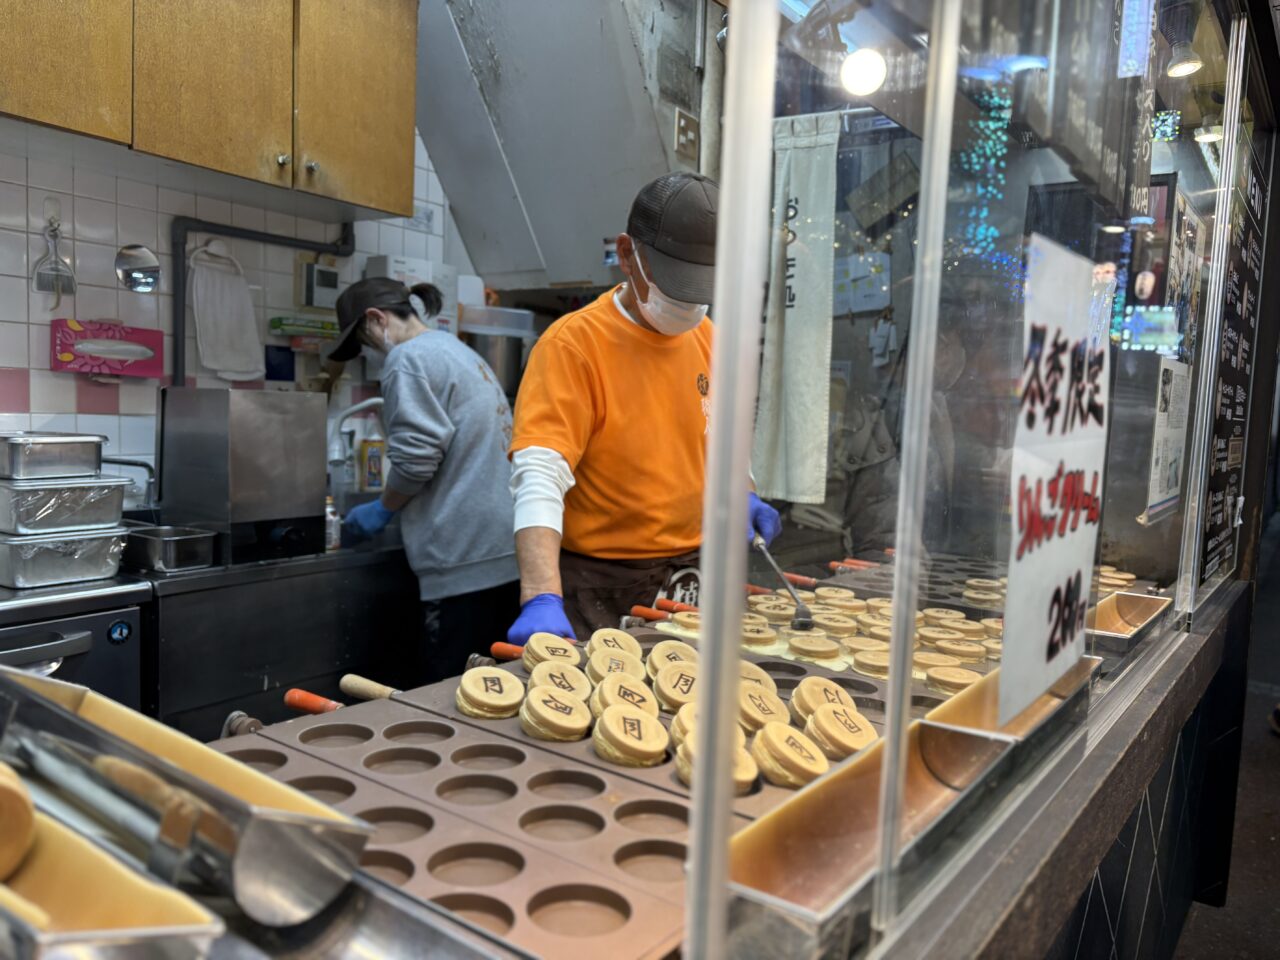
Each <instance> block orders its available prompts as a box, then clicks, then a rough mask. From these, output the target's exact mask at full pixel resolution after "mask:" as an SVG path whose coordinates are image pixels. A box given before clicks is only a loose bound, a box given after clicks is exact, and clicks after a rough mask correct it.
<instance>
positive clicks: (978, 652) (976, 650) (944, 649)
mask: <svg viewBox="0 0 1280 960" xmlns="http://www.w3.org/2000/svg"><path fill="white" fill-rule="evenodd" d="M936 649H937V651H938V652H939V653H945V654H946V655H947V656H949V657H955V658H956V659H957V660H959V661H960V662H961V663H982V662H983V661H985V660H986V659H987V651H986V650H985V649H984V648H983V646H982V644H981V643H977V642H975V641H973V640H939V641H938V643H937V644H936Z"/></svg>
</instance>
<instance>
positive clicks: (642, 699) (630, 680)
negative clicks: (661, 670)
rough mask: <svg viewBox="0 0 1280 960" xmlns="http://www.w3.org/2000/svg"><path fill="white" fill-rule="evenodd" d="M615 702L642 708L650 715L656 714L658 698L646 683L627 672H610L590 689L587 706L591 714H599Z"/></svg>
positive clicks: (654, 715)
mask: <svg viewBox="0 0 1280 960" xmlns="http://www.w3.org/2000/svg"><path fill="white" fill-rule="evenodd" d="M616 703H625V704H626V705H627V706H630V707H635V708H636V709H638V710H643V711H644V712H645V713H647V714H649V716H651V717H656V716H657V715H658V699H657V697H655V696H654V693H653V691H652V690H650V689H649V686H648V684H646V683H645V682H644V681H643V680H640V679H637V678H636V677H633V676H631V675H630V674H628V673H611V674H609V675H607V676H606V677H605V678H604V679H603V680H601V681H600V684H599V685H598V686H597V687H596V688H595V689H594V690H592V691H591V700H590V701H589V702H588V704H587V705H588V706H589V707H590V708H591V714H592V716H596V717H598V716H600V714H602V713H604V712H605V710H607V709H608V708H609V707H612V706H613V705H614V704H616Z"/></svg>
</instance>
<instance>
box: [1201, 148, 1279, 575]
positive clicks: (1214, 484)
mask: <svg viewBox="0 0 1280 960" xmlns="http://www.w3.org/2000/svg"><path fill="white" fill-rule="evenodd" d="M1237 156H1238V157H1239V158H1240V161H1239V162H1240V170H1239V172H1238V174H1237V177H1236V180H1235V183H1234V185H1233V187H1232V190H1231V232H1230V234H1229V236H1228V241H1227V261H1226V269H1227V276H1226V283H1225V285H1224V295H1223V299H1222V339H1221V342H1220V343H1219V352H1218V378H1217V381H1218V382H1217V387H1216V389H1215V390H1214V397H1213V400H1214V405H1213V410H1212V416H1213V432H1212V434H1211V438H1210V444H1209V468H1208V474H1209V475H1208V477H1207V479H1206V483H1205V503H1204V513H1203V515H1204V525H1203V527H1202V542H1201V552H1200V583H1201V584H1204V583H1206V582H1207V581H1208V580H1210V579H1211V578H1213V577H1215V576H1225V575H1227V574H1229V573H1231V571H1233V570H1234V569H1235V567H1236V541H1237V539H1238V538H1237V530H1236V527H1237V523H1238V518H1239V516H1240V512H1241V509H1242V507H1243V497H1242V496H1241V490H1242V481H1243V478H1244V445H1245V437H1246V435H1247V434H1248V427H1249V388H1250V386H1251V385H1252V382H1253V345H1254V341H1255V338H1256V335H1257V331H1258V288H1259V287H1260V285H1261V283H1262V228H1261V227H1260V226H1259V223H1260V222H1261V220H1262V211H1263V210H1265V209H1266V187H1265V186H1264V184H1265V183H1266V181H1265V180H1263V178H1262V170H1261V169H1260V168H1259V167H1258V166H1257V164H1256V163H1255V162H1254V161H1253V153H1252V151H1251V150H1250V149H1249V142H1248V140H1247V139H1245V138H1243V137H1242V138H1241V139H1240V141H1239V145H1238V147H1237Z"/></svg>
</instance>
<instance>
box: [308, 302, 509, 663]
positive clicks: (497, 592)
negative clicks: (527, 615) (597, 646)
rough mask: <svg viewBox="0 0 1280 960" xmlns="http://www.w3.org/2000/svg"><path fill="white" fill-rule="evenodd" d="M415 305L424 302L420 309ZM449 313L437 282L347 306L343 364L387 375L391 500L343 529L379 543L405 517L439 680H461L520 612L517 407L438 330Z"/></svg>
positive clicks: (341, 315)
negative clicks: (368, 353) (365, 360)
mask: <svg viewBox="0 0 1280 960" xmlns="http://www.w3.org/2000/svg"><path fill="white" fill-rule="evenodd" d="M411 295H413V296H415V297H416V298H417V299H419V300H420V301H421V304H422V306H421V307H419V308H418V309H415V306H414V304H413V302H412V301H411V299H410V298H411ZM419 309H421V310H423V311H424V315H425V316H433V315H434V314H436V313H438V312H439V311H440V291H439V290H437V289H436V288H435V287H434V286H432V285H431V284H417V285H415V286H414V287H413V289H412V290H410V289H409V288H407V287H405V286H404V284H402V283H400V282H399V281H398V280H393V279H390V278H386V277H371V278H369V279H367V280H361V281H358V282H357V283H354V284H352V285H351V286H350V287H348V288H347V289H346V290H345V291H343V293H342V295H341V296H340V297H339V298H338V305H337V312H338V322H339V325H340V327H341V330H342V332H341V334H340V339H339V341H338V345H337V346H336V347H335V348H334V350H333V352H332V354H331V355H330V357H331V359H334V360H338V361H346V360H350V359H353V358H354V357H355V356H356V355H357V354H358V353H359V352H360V350H361V348H362V347H363V348H364V349H366V350H375V351H378V352H381V353H385V354H386V360H385V362H384V365H383V368H382V397H383V400H384V405H383V421H384V423H385V425H386V429H387V464H388V467H387V479H386V486H385V489H384V490H383V493H382V496H381V497H380V498H379V499H377V500H374V501H372V502H370V503H364V504H360V505H359V506H357V507H355V508H353V509H352V510H350V511H349V512H348V513H347V515H346V517H345V518H344V519H343V524H342V526H343V539H344V541H347V542H351V541H358V540H363V539H367V538H369V537H372V536H373V535H375V534H376V533H378V531H380V530H382V529H383V528H384V527H385V526H386V525H387V524H388V523H390V522H391V518H392V517H394V516H395V515H396V514H397V513H398V514H400V518H401V519H400V529H401V534H402V537H403V539H404V548H405V554H406V555H407V556H408V559H409V566H410V567H412V569H413V572H414V573H415V574H416V575H417V577H418V590H419V595H420V597H421V600H422V606H423V619H424V626H425V632H426V637H425V641H426V644H427V658H426V659H427V661H428V666H427V673H428V676H427V678H426V680H427V682H434V681H436V680H441V679H444V678H445V677H451V676H454V675H455V674H458V673H461V672H462V670H463V668H464V667H465V665H466V660H467V656H468V654H471V653H487V652H488V648H489V645H490V644H491V643H492V642H493V641H495V640H501V639H503V638H504V637H505V635H506V629H507V627H508V626H509V625H510V622H511V619H512V618H513V617H514V616H515V615H516V613H518V612H519V607H520V602H519V601H520V583H519V570H518V568H517V567H516V559H515V544H514V541H513V538H512V534H511V531H512V529H513V520H512V502H511V492H510V480H511V466H510V464H509V462H508V461H507V455H506V450H507V446H508V445H509V444H510V442H511V408H510V405H509V404H508V403H507V398H506V395H505V394H504V393H503V391H502V386H501V384H499V383H498V378H497V377H496V376H495V375H494V373H493V371H492V370H491V369H490V368H489V365H488V364H487V363H485V362H484V360H483V359H482V358H481V357H480V355H479V354H477V353H476V352H475V351H473V350H472V349H471V348H470V347H468V346H466V345H465V344H464V343H462V341H461V340H459V339H458V338H457V337H455V336H454V335H452V334H450V333H445V332H443V331H439V330H429V329H428V328H427V326H426V325H425V324H424V323H423V322H422V318H421V316H419V312H418V310H419Z"/></svg>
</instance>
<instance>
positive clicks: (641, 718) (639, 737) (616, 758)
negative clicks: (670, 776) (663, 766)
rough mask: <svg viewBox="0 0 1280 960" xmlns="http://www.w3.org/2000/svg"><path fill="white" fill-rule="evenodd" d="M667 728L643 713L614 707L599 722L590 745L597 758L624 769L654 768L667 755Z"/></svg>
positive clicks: (605, 712) (623, 706) (602, 715)
mask: <svg viewBox="0 0 1280 960" xmlns="http://www.w3.org/2000/svg"><path fill="white" fill-rule="evenodd" d="M669 742H670V740H669V737H668V736H667V731H666V728H665V727H663V726H662V724H661V723H659V722H658V721H657V720H655V719H654V718H653V717H651V716H649V714H647V713H645V712H644V711H643V710H637V709H636V708H635V707H629V706H627V705H625V704H615V705H614V706H612V707H610V708H609V709H607V710H606V711H604V713H602V714H600V719H599V720H597V721H596V727H595V730H594V731H593V732H592V734H591V744H592V746H593V747H594V748H595V751H596V754H597V756H599V757H600V759H602V760H604V761H606V762H607V763H616V764H617V765H618V766H622V767H655V766H657V765H658V764H660V763H662V761H663V760H665V759H666V756H667V744H668V743H669Z"/></svg>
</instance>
